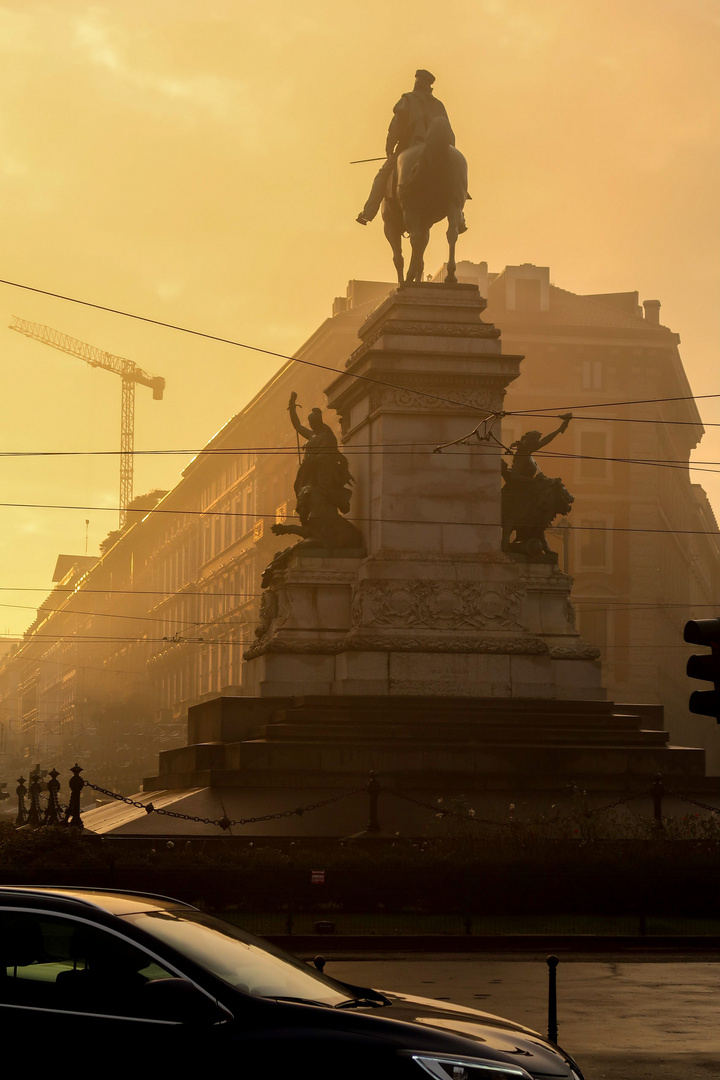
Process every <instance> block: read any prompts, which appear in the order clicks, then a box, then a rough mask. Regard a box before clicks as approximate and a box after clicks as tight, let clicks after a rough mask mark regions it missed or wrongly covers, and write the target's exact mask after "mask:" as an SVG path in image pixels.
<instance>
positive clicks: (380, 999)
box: [335, 994, 392, 1009]
mask: <svg viewBox="0 0 720 1080" xmlns="http://www.w3.org/2000/svg"><path fill="white" fill-rule="evenodd" d="M385 1005H392V1002H391V1001H390V998H386V997H385V995H384V994H378V996H377V997H356V998H348V1000H347V1001H341V1002H340V1003H339V1005H335V1008H336V1009H362V1008H366V1007H367V1006H370V1007H371V1008H373V1009H382V1008H384V1006H385Z"/></svg>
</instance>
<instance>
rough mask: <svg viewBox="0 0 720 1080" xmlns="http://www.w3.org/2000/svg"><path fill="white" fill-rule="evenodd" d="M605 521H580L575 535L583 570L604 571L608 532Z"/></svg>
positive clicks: (606, 561) (606, 557)
mask: <svg viewBox="0 0 720 1080" xmlns="http://www.w3.org/2000/svg"><path fill="white" fill-rule="evenodd" d="M606 524H607V523H606V522H605V521H597V520H594V521H581V522H580V531H579V532H578V533H577V535H578V536H579V538H580V539H579V543H580V566H581V567H582V569H583V570H597V569H605V568H606V567H607V563H608V535H609V534H608V532H607V528H606Z"/></svg>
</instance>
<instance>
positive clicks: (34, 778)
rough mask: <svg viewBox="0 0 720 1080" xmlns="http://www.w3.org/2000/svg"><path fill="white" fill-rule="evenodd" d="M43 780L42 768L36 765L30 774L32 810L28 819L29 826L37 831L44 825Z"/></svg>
mask: <svg viewBox="0 0 720 1080" xmlns="http://www.w3.org/2000/svg"><path fill="white" fill-rule="evenodd" d="M41 778H42V773H41V772H40V766H39V765H36V766H35V768H34V769H33V771H32V772H31V773H30V810H29V813H28V818H27V823H28V825H30V826H31V827H32V828H33V829H37V828H39V827H40V825H42V818H41V817H40V792H41V791H42V783H41Z"/></svg>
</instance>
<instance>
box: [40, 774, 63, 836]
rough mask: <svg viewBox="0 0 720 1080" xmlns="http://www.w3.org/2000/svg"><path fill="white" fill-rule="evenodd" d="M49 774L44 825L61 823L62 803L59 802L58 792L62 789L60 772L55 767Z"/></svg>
mask: <svg viewBox="0 0 720 1080" xmlns="http://www.w3.org/2000/svg"><path fill="white" fill-rule="evenodd" d="M48 775H49V777H50V779H49V780H48V783H47V791H48V801H47V806H46V807H45V813H44V815H43V825H59V824H60V803H59V802H58V792H59V790H60V784H59V782H58V776H59V775H60V773H59V772H58V771H57V769H54V768H53V769H51V770H50V772H49V773H48Z"/></svg>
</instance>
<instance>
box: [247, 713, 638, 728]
mask: <svg viewBox="0 0 720 1080" xmlns="http://www.w3.org/2000/svg"><path fill="white" fill-rule="evenodd" d="M388 714H389V716H390V721H389V722H388V721H387V720H384V719H381V716H382V715H383V714H382V713H380V711H379V710H377V709H375V710H365V711H362V712H361V711H360V710H356V711H353V712H348V711H347V710H345V709H343V708H339V709H335V710H333V709H327V710H320V711H317V712H316V711H314V710H312V709H282V710H278V712H277V713H275V714H274V715H273V717H272V718H271V720H270V722H269V723H266V724H264V725H263V726H262V730H264V731H267V732H270V731H271V730H272V729H275V728H278V729H283V730H287V731H290V730H293V729H295V730H299V729H300V728H303V727H308V726H313V727H316V728H317V729H318V730H320V729H323V730H328V731H333V732H334V731H337V732H338V733H341V732H342V731H347V730H351V729H355V730H358V731H366V730H369V729H373V728H377V729H378V731H381V732H382V731H385V730H388V729H389V728H390V727H394V728H397V729H398V730H401V729H403V728H405V729H406V730H407V731H410V730H411V729H412V730H413V731H415V732H418V733H422V732H426V731H427V729H431V730H432V731H436V730H439V729H440V730H442V731H444V732H448V733H449V732H450V731H452V730H453V729H455V728H456V729H457V730H461V729H462V728H466V729H467V730H481V729H483V730H484V729H495V728H496V729H498V730H513V731H514V730H519V729H525V728H528V729H529V730H532V729H535V728H537V729H550V728H552V729H557V730H578V731H591V730H593V729H595V730H598V731H631V730H632V731H637V730H638V729H639V728H640V727H641V722H640V718H639V717H637V716H633V715H631V714H622V713H604V714H602V715H597V714H592V713H590V714H586V713H585V712H584V711H581V710H577V711H575V712H566V713H555V712H546V713H540V714H533V715H532V716H530V715H529V714H528V713H527V712H524V713H507V714H506V715H504V716H500V715H498V714H497V713H478V712H470V711H468V710H465V709H463V710H457V711H456V710H454V709H443V710H442V712H441V713H440V711H439V710H437V709H435V710H433V711H432V712H427V713H423V712H421V711H417V710H415V711H409V710H396V709H392V710H385V711H384V715H385V716H387V715H388Z"/></svg>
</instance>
